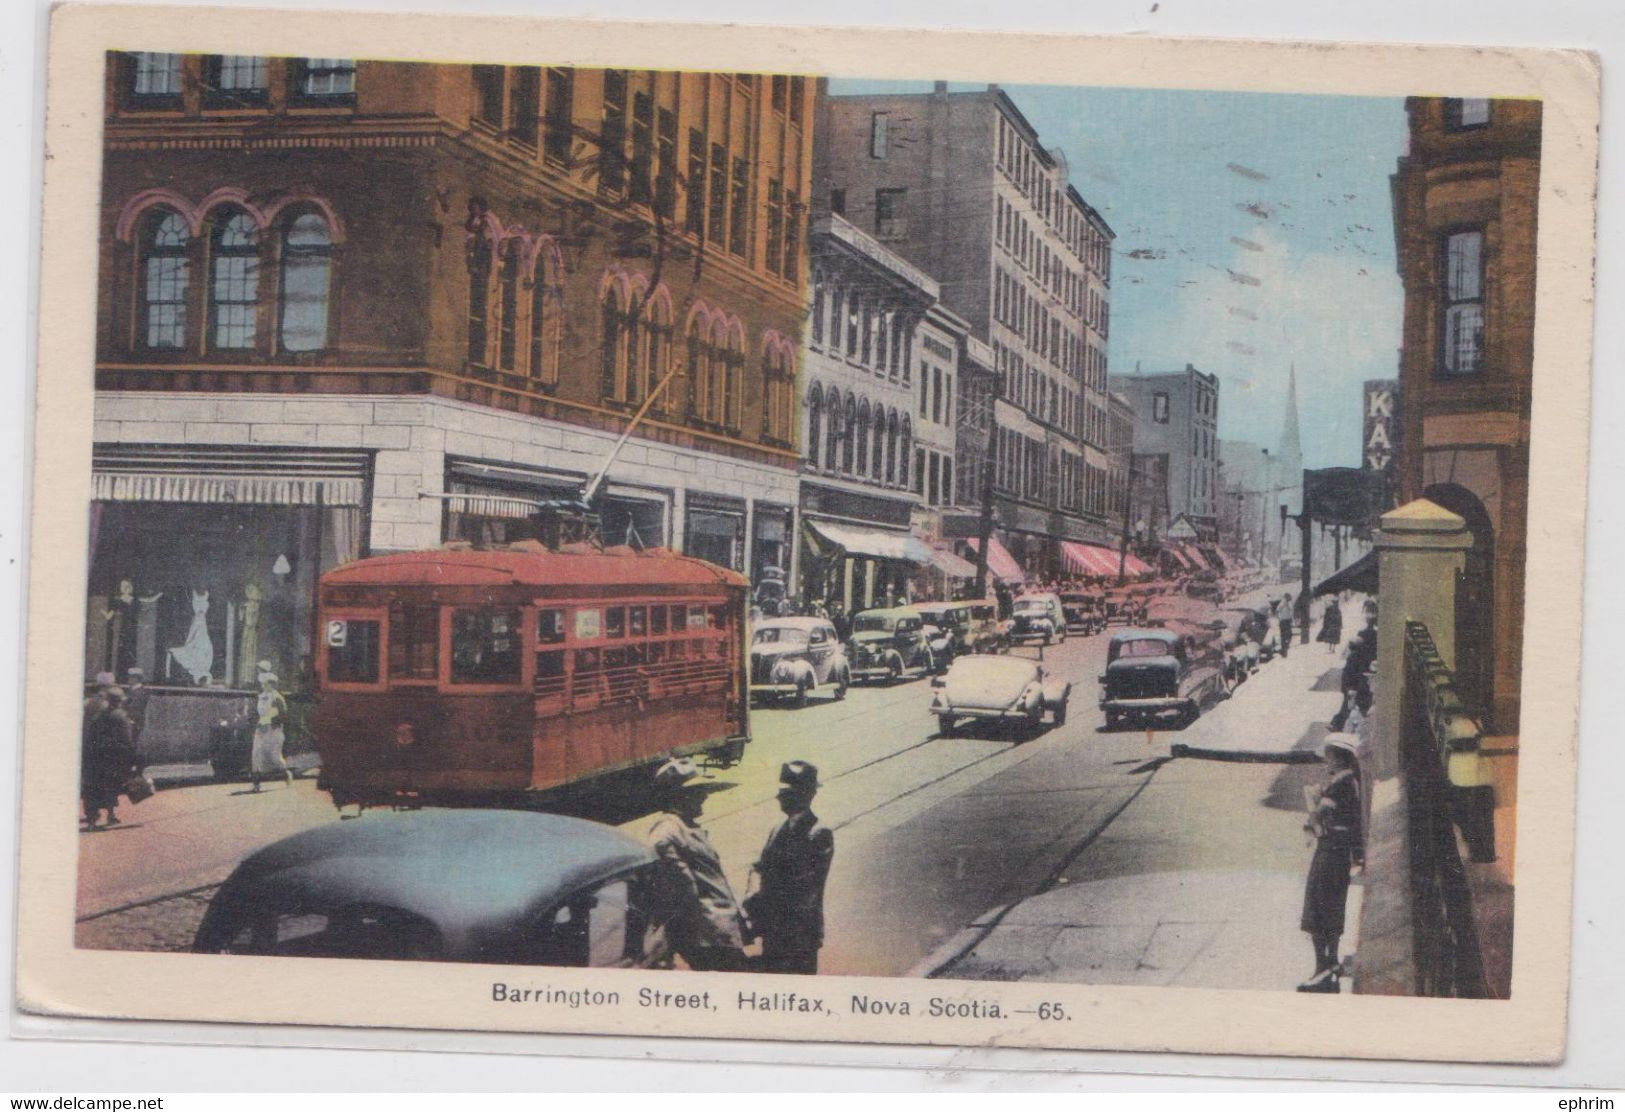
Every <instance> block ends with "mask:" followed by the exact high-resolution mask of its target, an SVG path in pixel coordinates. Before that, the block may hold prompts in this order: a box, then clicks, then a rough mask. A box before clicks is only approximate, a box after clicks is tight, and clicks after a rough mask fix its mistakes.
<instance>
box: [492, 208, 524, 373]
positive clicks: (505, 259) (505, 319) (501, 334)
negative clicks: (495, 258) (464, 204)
mask: <svg viewBox="0 0 1625 1112" xmlns="http://www.w3.org/2000/svg"><path fill="white" fill-rule="evenodd" d="M520 247H521V244H520V241H519V240H518V239H516V238H509V239H507V240H506V241H504V242H503V244H502V274H501V276H500V278H499V280H498V282H499V284H498V291H499V293H498V301H497V312H498V314H499V316H498V318H497V366H498V367H500V368H502V369H503V370H504V371H511V370H513V366H514V360H515V359H516V358H517V357H518V346H519V253H520Z"/></svg>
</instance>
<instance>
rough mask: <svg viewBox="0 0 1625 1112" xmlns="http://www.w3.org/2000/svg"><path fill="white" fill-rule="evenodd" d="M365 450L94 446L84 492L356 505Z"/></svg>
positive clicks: (117, 497)
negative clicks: (89, 472) (87, 485)
mask: <svg viewBox="0 0 1625 1112" xmlns="http://www.w3.org/2000/svg"><path fill="white" fill-rule="evenodd" d="M369 462H370V461H369V457H368V455H367V454H366V453H365V452H341V451H333V452H328V451H319V450H310V449H292V450H286V451H283V450H257V449H248V448H206V447H191V446H185V445H174V446H169V445H99V446H97V447H96V448H94V449H93V451H92V454H91V468H92V470H91V497H93V498H95V499H96V500H98V501H103V502H192V503H200V502H203V503H241V504H245V505H265V506H362V505H365V504H366V495H367V472H368V469H369Z"/></svg>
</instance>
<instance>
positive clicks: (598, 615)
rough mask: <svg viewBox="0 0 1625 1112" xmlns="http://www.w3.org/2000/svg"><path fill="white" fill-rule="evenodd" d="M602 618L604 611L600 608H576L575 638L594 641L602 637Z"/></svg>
mask: <svg viewBox="0 0 1625 1112" xmlns="http://www.w3.org/2000/svg"><path fill="white" fill-rule="evenodd" d="M603 618H604V612H603V611H602V610H577V611H576V631H575V632H576V640H577V641H596V640H597V639H598V638H600V637H602V636H603V635H604V634H603V629H604V625H603Z"/></svg>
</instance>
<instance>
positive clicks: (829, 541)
mask: <svg viewBox="0 0 1625 1112" xmlns="http://www.w3.org/2000/svg"><path fill="white" fill-rule="evenodd" d="M807 528H808V529H809V530H811V531H812V533H813V534H814V535H815V536H816V537H817V538H818V539H819V540H820V541H822V542H823V543H824V544H826V545H828V546H831V547H834V548H839V549H840V550H841V551H843V552H845V553H846V554H847V555H848V556H867V557H869V558H871V559H875V560H900V561H903V562H904V563H910V564H932V563H935V562H936V561H935V556H934V551H935V550H934V549H932V548H931V547H930V546H929V545H927V544H926V543H925V542H924V541H922V540H920V539H918V538H917V537H914V536H912V535H911V534H908V533H897V532H892V531H890V530H887V529H870V528H865V527H863V526H861V525H844V524H840V525H838V524H836V523H834V522H831V521H816V520H813V519H812V518H808V519H807ZM971 574H973V575H974V574H975V572H974V571H973V572H972V573H971Z"/></svg>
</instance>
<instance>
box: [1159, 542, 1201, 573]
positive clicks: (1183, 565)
mask: <svg viewBox="0 0 1625 1112" xmlns="http://www.w3.org/2000/svg"><path fill="white" fill-rule="evenodd" d="M1162 552H1163V555H1165V556H1167V557H1168V558H1169V559H1170V560H1172V561H1173V563H1174V566H1175V567H1176V568H1178V569H1179V570H1180V571H1195V570H1196V565H1194V564H1192V563H1191V558H1190V557H1189V556H1187V555H1185V553H1184V552H1182V551H1181V550H1180V549H1179V547H1178V546H1177V545H1167V546H1166V547H1164V548H1163V550H1162Z"/></svg>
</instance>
